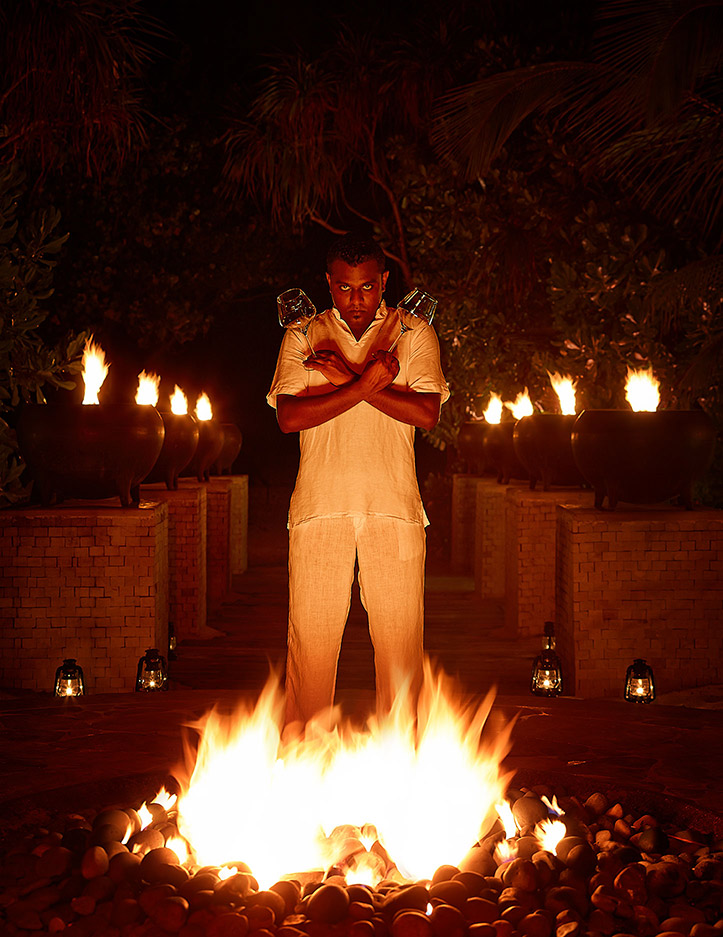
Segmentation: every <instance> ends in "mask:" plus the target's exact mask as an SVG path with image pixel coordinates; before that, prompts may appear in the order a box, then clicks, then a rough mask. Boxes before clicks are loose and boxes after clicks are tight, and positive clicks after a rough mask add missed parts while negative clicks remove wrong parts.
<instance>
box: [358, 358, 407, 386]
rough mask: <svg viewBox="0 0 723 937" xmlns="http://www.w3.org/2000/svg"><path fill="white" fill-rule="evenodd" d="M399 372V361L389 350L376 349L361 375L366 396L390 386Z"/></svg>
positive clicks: (360, 378) (360, 380) (361, 382)
mask: <svg viewBox="0 0 723 937" xmlns="http://www.w3.org/2000/svg"><path fill="white" fill-rule="evenodd" d="M397 374H399V361H398V360H397V359H396V357H395V356H394V355H391V354H389V352H388V351H375V352H374V354H373V355H372V357H371V358H370V359H369V361H368V362H367V364H366V367H365V368H364V370H363V371H362V373H361V374H360V375H359V383H360V384H361V385H362V386H363V388H364V396H365V397H370V396H373V395H374V394H377V393H379V391H380V390H384V388H385V387H388V386H389V385H390V384H391V383H392V381H393V380H394V378H395V377H396V376H397Z"/></svg>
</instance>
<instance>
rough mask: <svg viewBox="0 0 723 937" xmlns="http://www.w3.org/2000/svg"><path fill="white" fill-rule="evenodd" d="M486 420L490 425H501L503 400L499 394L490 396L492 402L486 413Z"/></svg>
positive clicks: (488, 405)
mask: <svg viewBox="0 0 723 937" xmlns="http://www.w3.org/2000/svg"><path fill="white" fill-rule="evenodd" d="M484 418H485V420H487V422H488V423H499V422H500V420H501V419H502V398H501V397H500V396H498V395H497V394H494V393H493V394H492V395H491V396H490V402H489V403H488V404H487V409H486V410H485V412H484Z"/></svg>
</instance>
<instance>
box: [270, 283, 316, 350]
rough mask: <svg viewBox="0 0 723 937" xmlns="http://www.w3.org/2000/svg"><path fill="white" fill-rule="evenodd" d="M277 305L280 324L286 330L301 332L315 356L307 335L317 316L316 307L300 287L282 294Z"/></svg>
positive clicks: (277, 298) (277, 299)
mask: <svg viewBox="0 0 723 937" xmlns="http://www.w3.org/2000/svg"><path fill="white" fill-rule="evenodd" d="M276 305H277V307H278V310H279V324H280V325H281V326H282V327H283V328H285V329H294V330H295V331H297V332H301V334H302V335H303V336H304V338H305V339H306V342H307V344H308V346H309V349H310V350H311V353H312V355H313V354H314V353H315V352H314V349H313V348H312V345H311V342H310V341H309V336H308V335H307V334H306V333H307V332H308V331H309V326H310V325H311V322H312V320H313V318H314V316H316V306H315V305H314V304H313V303H312V301H311V300H310V299H309V297H308V296H307V295H306V293H305V292H304V291H303V290H302V289H299V287H298V286H295V287H292V289H290V290H284V292H283V293H280V294H279V295H278V296H277V297H276Z"/></svg>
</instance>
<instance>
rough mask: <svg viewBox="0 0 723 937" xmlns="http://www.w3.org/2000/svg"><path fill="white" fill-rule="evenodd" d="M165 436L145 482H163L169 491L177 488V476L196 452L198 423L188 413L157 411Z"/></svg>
mask: <svg viewBox="0 0 723 937" xmlns="http://www.w3.org/2000/svg"><path fill="white" fill-rule="evenodd" d="M158 412H159V413H160V414H161V419H162V420H163V425H164V427H165V430H166V434H165V436H164V439H163V447H162V449H161V452H160V454H159V456H158V459H157V460H156V464H155V465H154V466H153V468H152V469H151V471H150V473H149V474H148V476H147V477H146V479H145V481H146V482H165V483H166V488H168V490H169V491H175V490H176V488H178V476H179V475H180V473H181V472H182V471H183V469H185V468H186V466H187V465H188V464H189V463H190V461H191V459H192V458H193V456H194V453H195V452H196V447H197V445H198V438H199V435H200V432H199V428H198V421H197V420H196V418H195V417H194V416H192V415H191V414H190V413H172V412H171V411H170V410H159V411H158Z"/></svg>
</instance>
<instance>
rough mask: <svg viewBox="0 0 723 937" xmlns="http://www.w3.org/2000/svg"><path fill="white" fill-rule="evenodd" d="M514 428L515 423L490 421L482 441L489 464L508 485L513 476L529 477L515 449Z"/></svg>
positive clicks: (499, 478)
mask: <svg viewBox="0 0 723 937" xmlns="http://www.w3.org/2000/svg"><path fill="white" fill-rule="evenodd" d="M514 430H515V424H514V423H488V424H487V429H486V431H485V435H484V440H483V442H482V450H483V453H484V456H485V459H486V461H487V464H488V465H489V466H490V467H491V468H492V469H493V470H494V471H495V472H496V473H497V481H498V482H499V483H500V484H501V485H506V484H507V483H508V482H509V481H510V479H512V478H522V479H526V478H527V477H528V475H527V469H526V468H525V467H524V465H523V464H522V463H521V462H520V460H519V459H518V458H517V453H516V452H515V449H514V445H513V442H512V437H513V433H514Z"/></svg>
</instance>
